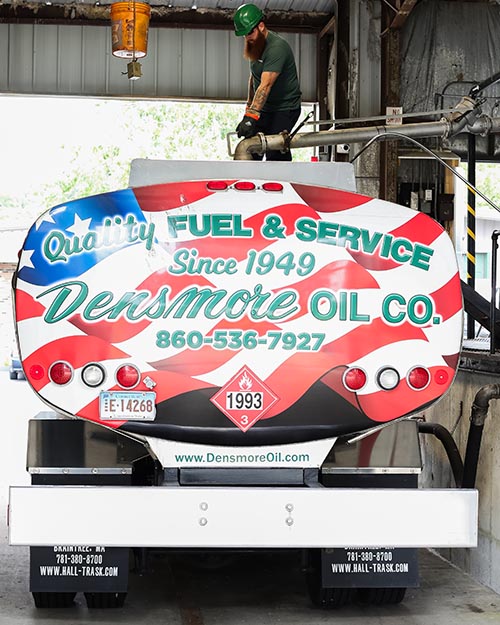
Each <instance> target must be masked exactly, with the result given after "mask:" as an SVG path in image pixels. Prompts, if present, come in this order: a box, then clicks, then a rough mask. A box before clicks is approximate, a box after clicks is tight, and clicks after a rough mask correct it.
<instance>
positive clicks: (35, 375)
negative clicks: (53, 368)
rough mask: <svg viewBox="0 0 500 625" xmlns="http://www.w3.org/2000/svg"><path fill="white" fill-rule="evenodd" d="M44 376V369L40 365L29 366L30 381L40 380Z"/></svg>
mask: <svg viewBox="0 0 500 625" xmlns="http://www.w3.org/2000/svg"><path fill="white" fill-rule="evenodd" d="M44 375H45V369H44V368H43V367H42V366H41V365H31V367H30V370H29V377H30V378H31V379H32V380H41V379H42V378H43V376H44Z"/></svg>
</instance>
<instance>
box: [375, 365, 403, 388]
mask: <svg viewBox="0 0 500 625" xmlns="http://www.w3.org/2000/svg"><path fill="white" fill-rule="evenodd" d="M377 384H378V385H379V386H380V388H381V389H383V390H384V391H392V389H394V388H396V386H397V385H398V384H399V373H398V372H397V371H396V369H393V368H392V367H386V368H385V369H381V370H380V371H379V372H378V374H377Z"/></svg>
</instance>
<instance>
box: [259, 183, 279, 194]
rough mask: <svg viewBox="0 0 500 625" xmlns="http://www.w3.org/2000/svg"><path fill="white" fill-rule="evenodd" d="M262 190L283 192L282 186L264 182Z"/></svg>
mask: <svg viewBox="0 0 500 625" xmlns="http://www.w3.org/2000/svg"><path fill="white" fill-rule="evenodd" d="M262 188H263V189H264V191H272V192H274V193H275V192H277V191H283V185H282V184H281V183H280V182H264V184H263V185H262Z"/></svg>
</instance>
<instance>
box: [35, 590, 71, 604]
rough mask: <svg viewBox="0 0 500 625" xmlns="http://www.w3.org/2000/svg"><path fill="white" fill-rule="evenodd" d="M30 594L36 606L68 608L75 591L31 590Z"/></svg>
mask: <svg viewBox="0 0 500 625" xmlns="http://www.w3.org/2000/svg"><path fill="white" fill-rule="evenodd" d="M32 595H33V600H34V602H35V606H36V607H37V608H69V607H70V606H72V605H73V601H74V599H75V596H76V592H33V593H32Z"/></svg>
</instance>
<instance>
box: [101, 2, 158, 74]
mask: <svg viewBox="0 0 500 625" xmlns="http://www.w3.org/2000/svg"><path fill="white" fill-rule="evenodd" d="M150 16H151V7H150V6H149V4H147V3H146V2H142V1H139V2H137V1H136V0H130V1H128V2H115V3H114V4H112V5H111V44H112V48H113V56H116V57H118V58H121V59H131V61H130V62H129V63H128V64H127V72H126V73H127V75H128V78H129V80H137V79H138V78H140V77H141V76H142V71H141V64H140V63H139V62H138V61H137V59H139V58H142V57H144V56H146V54H147V51H148V28H149V18H150Z"/></svg>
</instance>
